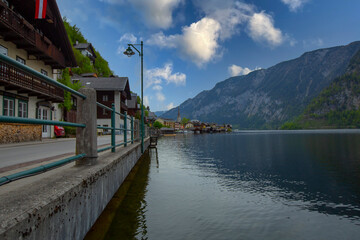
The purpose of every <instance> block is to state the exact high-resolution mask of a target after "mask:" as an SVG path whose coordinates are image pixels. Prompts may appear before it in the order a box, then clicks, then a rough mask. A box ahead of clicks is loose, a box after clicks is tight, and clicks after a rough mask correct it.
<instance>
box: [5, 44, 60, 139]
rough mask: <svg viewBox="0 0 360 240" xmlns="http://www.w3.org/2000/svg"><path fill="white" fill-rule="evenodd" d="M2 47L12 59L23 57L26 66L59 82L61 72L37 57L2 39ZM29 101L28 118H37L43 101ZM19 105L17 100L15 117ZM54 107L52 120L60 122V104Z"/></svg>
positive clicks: (32, 98) (52, 130) (32, 99)
mask: <svg viewBox="0 0 360 240" xmlns="http://www.w3.org/2000/svg"><path fill="white" fill-rule="evenodd" d="M0 45H1V46H3V47H5V48H7V50H8V56H9V57H11V58H12V59H15V60H16V56H19V57H21V58H22V59H24V60H25V64H26V65H27V66H29V67H31V68H32V69H34V70H36V71H38V72H41V70H42V69H43V70H45V71H46V72H47V74H48V77H50V78H52V79H54V80H57V79H59V78H60V77H61V74H60V73H61V71H60V70H57V69H56V70H55V69H54V72H53V69H52V68H51V66H49V65H45V63H44V62H43V61H39V60H37V59H36V58H35V56H32V55H28V53H27V52H26V51H25V50H23V49H18V48H17V47H16V45H15V44H14V43H12V42H9V41H4V40H3V39H0ZM0 90H5V89H4V87H0ZM7 92H11V93H14V94H16V95H21V96H24V97H28V95H27V94H18V93H17V91H7ZM28 98H29V101H28V117H29V118H36V117H37V116H36V114H37V113H36V103H37V102H38V101H41V100H42V99H38V98H37V97H28ZM18 103H19V100H18V99H15V116H16V117H17V116H18ZM52 105H53V106H54V109H55V111H51V114H52V119H53V120H56V121H59V120H61V119H63V116H62V111H61V109H60V108H59V104H57V103H56V104H52ZM2 114H3V96H2V95H0V115H2ZM50 129H51V137H54V136H55V135H54V126H51V128H50Z"/></svg>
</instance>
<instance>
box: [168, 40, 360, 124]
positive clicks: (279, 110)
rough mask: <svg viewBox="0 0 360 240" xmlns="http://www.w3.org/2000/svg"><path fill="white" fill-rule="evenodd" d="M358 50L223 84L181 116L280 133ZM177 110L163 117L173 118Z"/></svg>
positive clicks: (320, 55) (319, 54)
mask: <svg viewBox="0 0 360 240" xmlns="http://www.w3.org/2000/svg"><path fill="white" fill-rule="evenodd" d="M359 50H360V42H353V43H351V44H349V45H346V46H339V47H333V48H327V49H320V50H316V51H312V52H307V53H305V54H303V55H302V56H301V57H299V58H296V59H294V60H290V61H286V62H282V63H279V64H277V65H275V66H273V67H271V68H268V69H261V70H258V71H254V72H252V73H250V74H248V75H246V76H239V77H232V78H229V79H227V80H225V81H222V82H219V83H217V84H216V85H215V87H214V88H213V89H211V90H208V91H203V92H201V93H199V94H198V95H197V96H196V97H194V98H192V99H188V100H186V101H185V102H184V103H182V104H181V105H180V112H181V115H182V117H186V118H190V119H198V120H201V121H204V122H215V123H220V124H221V123H231V124H234V125H235V126H236V127H237V128H240V129H262V128H277V127H279V126H281V125H282V124H283V123H284V122H286V121H288V120H290V119H293V118H294V117H295V116H298V115H299V114H301V113H302V112H303V111H304V109H305V107H306V106H307V105H308V104H309V103H310V101H311V100H312V99H313V98H314V97H315V96H317V95H318V94H319V93H320V92H321V91H322V90H323V89H324V88H326V87H328V86H329V85H330V83H331V82H332V81H333V80H334V79H335V78H336V77H339V76H342V75H343V74H345V73H346V71H347V68H348V66H349V63H350V60H351V59H352V58H353V56H354V55H355V54H356V53H357V52H358V51H359ZM176 116H177V108H175V109H171V110H170V111H168V112H166V113H164V114H163V115H162V117H166V118H172V119H175V118H176Z"/></svg>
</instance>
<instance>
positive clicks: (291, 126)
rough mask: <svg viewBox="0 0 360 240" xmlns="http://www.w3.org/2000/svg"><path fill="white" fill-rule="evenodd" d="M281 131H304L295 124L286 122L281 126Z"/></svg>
mask: <svg viewBox="0 0 360 240" xmlns="http://www.w3.org/2000/svg"><path fill="white" fill-rule="evenodd" d="M280 129H281V130H298V129H302V127H301V126H300V125H299V124H298V123H295V122H286V123H284V125H282V126H281V128H280Z"/></svg>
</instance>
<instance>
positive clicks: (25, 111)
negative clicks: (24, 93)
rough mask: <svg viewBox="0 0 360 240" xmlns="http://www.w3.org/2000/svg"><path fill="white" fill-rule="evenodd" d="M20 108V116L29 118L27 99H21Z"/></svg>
mask: <svg viewBox="0 0 360 240" xmlns="http://www.w3.org/2000/svg"><path fill="white" fill-rule="evenodd" d="M18 108H19V114H18V117H21V118H27V117H28V103H27V102H26V101H22V100H19V104H18Z"/></svg>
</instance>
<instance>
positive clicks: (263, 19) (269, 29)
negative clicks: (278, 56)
mask: <svg viewBox="0 0 360 240" xmlns="http://www.w3.org/2000/svg"><path fill="white" fill-rule="evenodd" d="M248 29H249V35H250V37H251V38H252V39H253V40H255V41H258V42H267V43H268V44H270V45H271V46H273V47H275V46H278V45H280V44H282V43H283V42H284V40H285V37H284V36H283V34H282V32H281V30H280V29H278V28H275V27H274V20H273V18H272V17H271V16H270V15H268V14H266V13H265V12H260V13H254V15H253V16H252V17H251V19H250V21H249V25H248Z"/></svg>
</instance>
